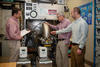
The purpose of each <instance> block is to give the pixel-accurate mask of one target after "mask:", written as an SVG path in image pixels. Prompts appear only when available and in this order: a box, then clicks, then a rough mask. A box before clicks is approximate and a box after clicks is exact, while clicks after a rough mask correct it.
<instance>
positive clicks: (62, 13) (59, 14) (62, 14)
mask: <svg viewBox="0 0 100 67" xmlns="http://www.w3.org/2000/svg"><path fill="white" fill-rule="evenodd" d="M57 16H58V17H59V16H63V17H65V14H64V12H60V13H57Z"/></svg>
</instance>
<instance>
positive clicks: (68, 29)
mask: <svg viewBox="0 0 100 67" xmlns="http://www.w3.org/2000/svg"><path fill="white" fill-rule="evenodd" d="M71 31H72V24H70V25H69V26H68V27H67V28H64V29H61V30H58V31H56V34H61V33H67V32H71Z"/></svg>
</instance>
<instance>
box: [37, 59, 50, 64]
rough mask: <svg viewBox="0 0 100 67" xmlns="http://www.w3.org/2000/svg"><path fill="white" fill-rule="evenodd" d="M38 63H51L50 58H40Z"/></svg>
mask: <svg viewBox="0 0 100 67" xmlns="http://www.w3.org/2000/svg"><path fill="white" fill-rule="evenodd" d="M39 63H41V64H48V63H52V60H50V59H40V60H39Z"/></svg>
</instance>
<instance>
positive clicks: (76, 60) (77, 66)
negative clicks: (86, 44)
mask: <svg viewBox="0 0 100 67" xmlns="http://www.w3.org/2000/svg"><path fill="white" fill-rule="evenodd" d="M77 49H79V45H72V49H71V67H85V65H84V57H85V56H84V55H85V48H84V49H83V50H82V54H81V55H79V54H77Z"/></svg>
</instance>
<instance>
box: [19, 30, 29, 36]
mask: <svg viewBox="0 0 100 67" xmlns="http://www.w3.org/2000/svg"><path fill="white" fill-rule="evenodd" d="M29 32H30V30H29V31H27V30H26V29H24V30H22V31H21V36H22V37H23V36H25V35H26V34H28V33H29Z"/></svg>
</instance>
